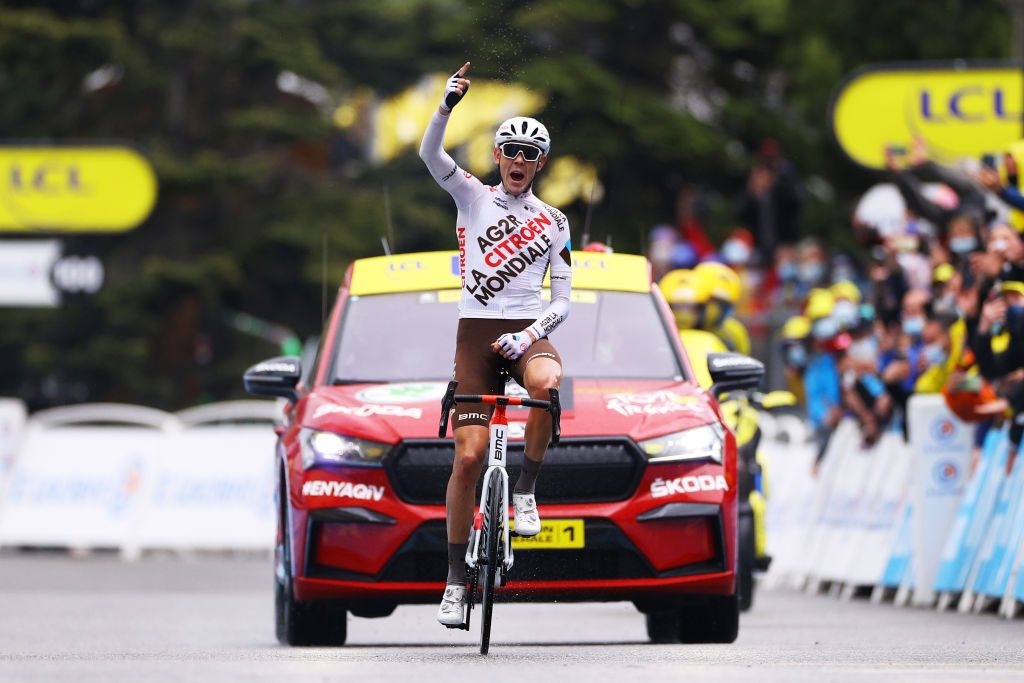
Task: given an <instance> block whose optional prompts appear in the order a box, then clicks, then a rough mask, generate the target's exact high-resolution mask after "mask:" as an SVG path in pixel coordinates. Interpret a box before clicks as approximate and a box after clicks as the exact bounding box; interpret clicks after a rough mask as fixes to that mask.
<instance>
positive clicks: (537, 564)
mask: <svg viewBox="0 0 1024 683" xmlns="http://www.w3.org/2000/svg"><path fill="white" fill-rule="evenodd" d="M584 523H585V525H586V531H585V534H586V548H582V549H579V550H533V551H526V550H516V551H515V566H514V567H513V569H512V578H513V580H514V581H565V580H574V581H577V580H579V581H586V580H597V579H636V578H653V577H655V576H657V574H656V573H655V572H654V571H653V570H652V569H651V567H650V565H649V564H648V563H647V561H646V560H645V559H644V558H643V556H642V555H641V554H640V551H638V550H637V549H636V546H634V545H633V544H632V543H631V542H630V541H629V539H628V538H626V535H625V534H623V533H622V531H620V530H619V528H618V527H616V526H615V525H614V524H613V523H611V522H609V521H607V520H600V519H587V520H585V522H584ZM447 571H448V535H447V532H446V530H445V523H444V521H442V520H436V521H429V522H424V523H423V524H422V525H421V526H420V527H419V528H418V529H417V530H416V531H415V532H414V533H413V535H412V536H411V537H410V538H409V539H408V540H407V541H406V542H405V543H404V544H403V545H402V547H401V548H399V550H398V551H397V552H396V553H395V555H394V557H392V558H391V560H390V561H389V562H388V563H387V565H386V566H385V567H384V569H383V570H382V571H381V573H380V574H378V575H376V576H368V575H365V574H356V573H354V572H348V571H343V570H338V569H333V568H331V567H326V566H320V565H316V564H311V565H309V570H308V575H309V576H310V577H313V578H326V579H330V578H337V579H347V580H363V581H383V582H388V581H396V582H409V581H427V580H431V579H434V578H437V577H443V576H444V575H445V574H446V573H447Z"/></svg>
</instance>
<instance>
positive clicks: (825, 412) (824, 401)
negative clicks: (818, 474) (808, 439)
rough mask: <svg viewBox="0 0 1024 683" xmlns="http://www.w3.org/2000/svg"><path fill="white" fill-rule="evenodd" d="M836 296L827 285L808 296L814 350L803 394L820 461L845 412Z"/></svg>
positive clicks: (806, 309)
mask: <svg viewBox="0 0 1024 683" xmlns="http://www.w3.org/2000/svg"><path fill="white" fill-rule="evenodd" d="M834 307H835V297H833V296H832V293H831V292H830V291H828V290H827V289H814V290H811V293H810V294H809V295H808V298H807V306H806V308H805V310H804V315H805V316H806V317H807V319H808V320H809V321H810V323H811V354H810V358H809V359H808V361H807V368H806V370H805V371H804V395H805V397H806V401H807V417H808V420H809V421H810V423H811V428H812V429H813V430H814V438H815V442H816V444H817V448H818V456H817V459H816V461H817V462H820V461H821V458H822V457H823V456H824V455H825V451H826V449H827V448H828V441H829V438H830V437H831V435H832V431H833V430H834V429H835V427H836V425H837V424H839V420H840V419H841V418H842V416H843V409H842V405H841V401H842V391H841V387H840V383H839V368H838V366H837V364H836V359H835V352H836V339H837V337H838V336H839V335H840V329H839V324H838V323H837V322H836V320H835V318H833V317H832V309H833V308H834Z"/></svg>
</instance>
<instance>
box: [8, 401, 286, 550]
mask: <svg viewBox="0 0 1024 683" xmlns="http://www.w3.org/2000/svg"><path fill="white" fill-rule="evenodd" d="M275 414H276V413H275V409H274V403H273V402H263V401H242V402H231V403H226V404H220V405H218V404H213V405H210V406H202V407H200V408H196V409H191V410H189V411H184V412H183V413H182V414H181V415H180V416H175V415H172V414H170V413H165V412H163V411H159V410H154V409H151V408H144V407H141V406H129V405H120V404H88V405H79V406H68V407H64V408H57V409H53V410H47V411H42V412H40V413H37V414H35V415H33V416H32V417H31V418H30V419H29V420H28V423H27V426H26V428H25V433H24V438H23V439H21V442H20V445H19V447H18V448H17V449H16V455H15V457H14V460H13V464H12V466H11V468H10V472H9V475H8V477H7V480H6V482H5V483H4V490H3V495H2V496H0V546H7V547H11V546H56V547H67V548H114V549H119V550H121V551H122V552H123V553H124V554H126V555H129V556H131V555H134V554H136V553H137V552H139V551H140V550H146V549H156V548H167V549H177V550H185V549H224V550H254V549H269V548H270V547H271V546H272V543H273V524H274V520H273V477H274V475H273V462H274V443H275V440H276V437H275V435H274V432H273V430H272V428H271V423H272V420H273V418H274V416H275Z"/></svg>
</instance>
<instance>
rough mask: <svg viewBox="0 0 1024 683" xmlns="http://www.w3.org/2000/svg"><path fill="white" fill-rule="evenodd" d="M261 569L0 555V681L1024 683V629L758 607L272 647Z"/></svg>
mask: <svg viewBox="0 0 1024 683" xmlns="http://www.w3.org/2000/svg"><path fill="white" fill-rule="evenodd" d="M270 577H271V571H270V562H269V560H267V559H254V558H224V557H212V558H211V557H197V558H184V559H182V558H172V557H164V558H148V559H145V560H142V561H140V562H135V563H122V562H120V561H118V560H116V559H114V558H102V557H101V558H97V557H91V558H80V559H72V558H68V557H65V556H38V555H36V556H25V555H2V556H0V681H4V682H7V681H47V682H49V681H114V680H118V681H120V680H124V681H128V680H130V681H146V682H147V683H150V682H152V681H179V680H180V681H232V680H245V681H283V680H302V681H303V682H308V681H326V680H348V681H351V680H360V679H367V680H372V681H373V683H384V682H386V681H401V682H402V683H408V682H409V681H410V680H412V681H415V683H425V682H426V681H433V680H442V681H450V682H452V683H465V682H466V681H468V680H474V679H475V680H480V681H486V682H487V683H491V682H497V681H516V682H521V681H529V682H530V683H535V682H536V681H540V680H551V679H553V678H555V677H558V678H560V679H562V680H563V681H566V677H567V676H571V677H573V678H576V679H577V680H581V681H587V683H599V682H602V681H625V680H640V681H644V683H648V682H650V681H660V680H666V681H668V680H672V681H691V680H692V681H705V680H716V681H717V680H739V681H758V682H759V683H763V682H764V681H773V680H778V681H815V682H818V681H833V680H836V681H841V680H868V679H870V680H877V679H879V678H885V679H889V680H900V681H907V680H926V681H962V680H971V681H975V680H992V681H1005V680H1022V681H1024V620H1017V621H1015V622H1006V621H1004V620H1002V619H1000V618H996V617H994V616H990V615H983V616H966V615H959V614H937V613H934V612H930V611H921V610H915V609H897V608H894V607H891V606H878V605H870V604H867V603H865V602H853V603H845V602H839V601H837V600H834V599H831V598H826V597H820V596H807V595H803V594H799V593H793V592H766V591H762V592H761V593H759V595H758V604H757V605H756V606H755V611H754V612H753V613H751V614H750V615H749V616H746V617H745V618H744V619H743V621H742V624H741V629H740V639H739V640H738V641H737V642H736V643H735V644H734V645H715V646H694V645H650V644H648V643H647V642H646V633H645V630H644V625H643V619H642V617H641V615H640V614H639V613H638V612H636V611H635V609H634V608H633V607H632V606H631V605H628V604H618V603H612V604H605V605H600V604H598V605H593V604H592V605H504V604H499V605H498V606H497V607H496V608H495V610H496V611H495V625H494V635H493V640H492V646H491V654H490V655H489V656H488V657H486V658H485V657H481V656H480V655H479V654H478V652H477V650H476V634H475V633H473V634H467V633H464V632H461V631H448V630H446V629H443V628H442V627H440V626H439V625H438V624H437V623H436V622H435V621H434V608H433V607H429V606H416V607H400V608H399V609H398V610H397V611H396V612H395V614H394V615H392V616H391V617H389V618H386V619H374V620H367V619H352V620H351V621H350V623H349V645H348V646H346V647H344V648H336V649H319V648H309V649H305V648H285V647H281V646H278V645H277V644H276V642H275V641H274V638H273V626H272V618H273V616H272V607H273V605H272V602H273V601H272V596H271V578H270Z"/></svg>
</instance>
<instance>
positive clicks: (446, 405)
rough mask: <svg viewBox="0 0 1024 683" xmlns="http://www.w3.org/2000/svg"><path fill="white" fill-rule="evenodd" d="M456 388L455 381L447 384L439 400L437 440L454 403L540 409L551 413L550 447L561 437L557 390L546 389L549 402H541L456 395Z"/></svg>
mask: <svg viewBox="0 0 1024 683" xmlns="http://www.w3.org/2000/svg"><path fill="white" fill-rule="evenodd" d="M458 386H459V383H458V382H456V381H455V380H452V381H451V382H448V389H447V391H445V392H444V398H443V399H441V422H440V424H439V425H438V430H437V436H438V438H439V439H443V438H444V437H445V435H446V434H447V432H448V414H449V413H450V412H451V410H452V409H453V408H454V407H455V404H456V403H484V404H487V405H499V406H525V407H527V408H541V409H543V410H546V411H548V412H549V413H551V445H552V446H554V445H556V444H557V443H558V441H559V439H560V438H561V436H562V426H561V421H562V405H561V403H560V402H559V399H558V389H548V394H549V395H550V396H551V400H549V401H543V400H541V399H537V398H529V397H526V398H523V397H519V396H501V395H494V394H456V393H455V389H456V387H458Z"/></svg>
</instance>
